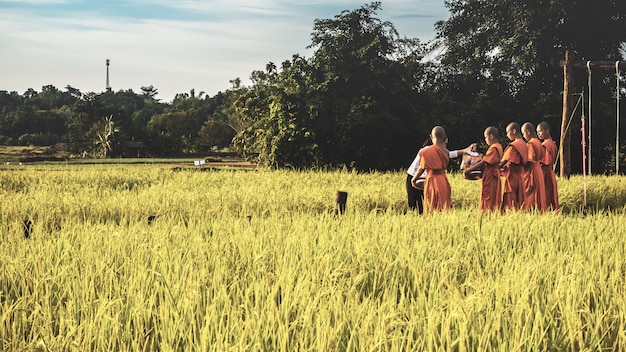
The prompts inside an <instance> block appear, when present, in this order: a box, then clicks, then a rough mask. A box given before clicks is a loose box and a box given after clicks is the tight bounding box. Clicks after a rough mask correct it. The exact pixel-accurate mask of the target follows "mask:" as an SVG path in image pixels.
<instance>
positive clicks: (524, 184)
mask: <svg viewBox="0 0 626 352" xmlns="http://www.w3.org/2000/svg"><path fill="white" fill-rule="evenodd" d="M506 136H507V137H508V139H509V140H510V141H511V143H509V145H508V146H507V147H506V148H505V149H503V148H502V145H501V144H500V143H499V142H498V130H497V129H496V128H495V127H493V126H490V127H487V128H486V129H485V132H484V137H485V142H486V143H487V145H488V146H489V148H488V150H487V152H486V153H485V155H484V157H483V158H482V159H481V160H480V161H479V162H478V163H476V164H474V165H472V166H471V167H469V168H467V169H466V170H465V175H466V176H468V175H469V174H471V173H472V172H474V171H477V170H482V181H481V191H480V204H479V209H480V210H482V211H502V212H505V211H507V210H531V209H537V210H539V211H542V212H544V211H548V210H558V209H559V200H558V191H557V183H556V176H555V174H554V171H553V170H554V163H555V162H556V157H557V147H556V144H555V143H554V141H553V140H552V138H551V136H550V126H549V125H548V123H546V122H541V123H540V124H539V125H538V126H537V129H536V131H535V126H534V125H533V124H532V123H530V122H526V123H524V124H523V125H522V127H521V128H520V125H519V124H518V123H516V122H512V123H510V124H509V125H508V126H507V127H506ZM430 138H431V140H432V142H433V144H432V145H431V146H429V147H426V148H423V149H422V150H420V152H419V156H420V163H419V169H418V170H417V172H416V173H415V175H414V176H413V178H412V179H411V184H412V185H413V186H414V187H417V183H416V182H417V181H418V179H419V177H420V176H421V175H422V174H423V173H426V181H425V183H424V203H425V204H424V205H425V206H424V208H425V210H426V211H435V210H437V211H441V210H444V209H448V208H450V201H451V188H450V183H449V182H448V178H447V176H446V169H447V166H448V161H449V152H448V150H447V148H446V145H447V141H448V140H447V137H446V133H445V130H444V128H443V127H441V126H435V127H434V128H433V129H432V131H431V134H430ZM502 179H503V181H504V182H502Z"/></svg>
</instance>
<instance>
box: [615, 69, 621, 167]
mask: <svg viewBox="0 0 626 352" xmlns="http://www.w3.org/2000/svg"><path fill="white" fill-rule="evenodd" d="M615 75H616V76H617V79H616V81H617V91H616V94H615V95H616V99H617V109H616V110H617V128H616V130H615V174H616V175H619V80H620V72H619V61H615Z"/></svg>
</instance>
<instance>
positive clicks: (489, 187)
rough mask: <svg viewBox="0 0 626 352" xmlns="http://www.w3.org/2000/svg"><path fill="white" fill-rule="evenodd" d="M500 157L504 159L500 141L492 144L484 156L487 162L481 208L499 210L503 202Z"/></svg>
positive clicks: (484, 171) (484, 168)
mask: <svg viewBox="0 0 626 352" xmlns="http://www.w3.org/2000/svg"><path fill="white" fill-rule="evenodd" d="M500 159H502V145H500V143H494V144H492V145H490V146H489V149H487V153H486V154H485V156H484V157H483V161H484V162H485V164H484V167H483V177H482V183H481V187H480V206H479V209H480V210H499V209H500V206H501V204H502V183H501V182H500V166H499V164H500Z"/></svg>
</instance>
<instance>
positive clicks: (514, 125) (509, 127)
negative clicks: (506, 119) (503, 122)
mask: <svg viewBox="0 0 626 352" xmlns="http://www.w3.org/2000/svg"><path fill="white" fill-rule="evenodd" d="M506 130H507V131H511V130H515V131H517V133H519V132H520V129H519V123H517V122H511V123H510V124H508V125H507V126H506Z"/></svg>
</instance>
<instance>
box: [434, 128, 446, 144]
mask: <svg viewBox="0 0 626 352" xmlns="http://www.w3.org/2000/svg"><path fill="white" fill-rule="evenodd" d="M430 135H431V136H433V137H435V138H437V140H440V141H443V140H444V139H446V130H444V129H443V127H441V126H435V127H433V130H432V131H431V132H430Z"/></svg>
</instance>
